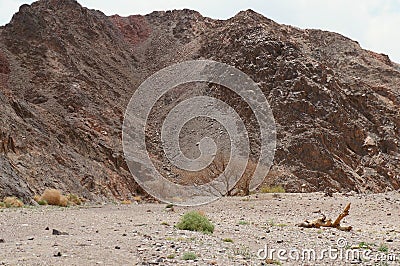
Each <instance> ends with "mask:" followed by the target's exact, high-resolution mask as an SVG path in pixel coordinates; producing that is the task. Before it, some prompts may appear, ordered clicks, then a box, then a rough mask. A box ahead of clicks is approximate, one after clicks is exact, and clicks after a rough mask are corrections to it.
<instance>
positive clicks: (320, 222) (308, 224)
mask: <svg viewBox="0 0 400 266" xmlns="http://www.w3.org/2000/svg"><path fill="white" fill-rule="evenodd" d="M349 209H350V202H349V203H348V204H347V205H346V207H345V208H344V210H343V211H342V212H341V213H340V214H339V216H338V217H337V218H336V219H335V221H334V222H332V219H326V216H325V215H324V214H323V213H321V212H320V211H318V213H320V214H321V215H322V217H321V218H318V219H315V220H311V221H309V220H305V221H304V222H302V223H299V224H297V226H299V227H305V228H320V227H332V228H336V229H338V230H341V231H350V230H351V229H352V227H351V226H341V225H340V221H341V220H342V219H343V218H344V217H346V216H347V215H349Z"/></svg>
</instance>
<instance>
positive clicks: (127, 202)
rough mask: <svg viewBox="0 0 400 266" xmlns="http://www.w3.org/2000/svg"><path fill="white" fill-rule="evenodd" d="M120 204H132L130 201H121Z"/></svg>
mask: <svg viewBox="0 0 400 266" xmlns="http://www.w3.org/2000/svg"><path fill="white" fill-rule="evenodd" d="M121 204H124V205H129V204H132V201H130V200H123V201H121Z"/></svg>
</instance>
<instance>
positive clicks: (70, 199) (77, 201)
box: [67, 194, 82, 205]
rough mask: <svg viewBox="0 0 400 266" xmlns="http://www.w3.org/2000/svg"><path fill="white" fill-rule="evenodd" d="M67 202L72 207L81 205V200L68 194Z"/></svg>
mask: <svg viewBox="0 0 400 266" xmlns="http://www.w3.org/2000/svg"><path fill="white" fill-rule="evenodd" d="M67 199H68V202H70V203H72V204H73V205H81V204H82V200H81V198H80V197H78V196H77V195H75V194H68V196H67Z"/></svg>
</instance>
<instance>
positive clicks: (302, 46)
mask: <svg viewBox="0 0 400 266" xmlns="http://www.w3.org/2000/svg"><path fill="white" fill-rule="evenodd" d="M199 58H205V59H213V60H216V61H220V62H224V63H227V64H230V65H232V66H235V67H237V68H238V69H240V70H242V71H243V72H245V73H246V74H248V75H249V76H250V77H251V78H252V79H253V80H254V81H255V82H257V83H258V84H259V86H260V88H261V89H262V91H263V93H264V94H265V96H266V97H267V99H268V101H269V103H270V105H271V108H272V110H273V113H274V116H275V120H276V123H277V134H278V139H277V150H276V155H275V160H274V165H273V167H272V170H271V171H270V173H269V175H268V176H267V178H266V181H265V182H266V183H268V184H282V185H284V186H285V188H286V190H288V191H300V190H303V191H324V190H334V191H347V190H355V191H360V192H362V191H366V190H370V191H375V192H377V191H382V190H385V189H387V188H389V189H398V188H400V167H399V165H400V164H399V160H400V159H399V158H400V155H399V152H398V147H399V145H398V141H399V137H398V136H399V133H400V115H399V110H400V109H399V107H400V106H399V100H400V98H399V96H400V95H399V87H400V72H399V67H398V65H396V64H395V63H393V62H391V61H390V59H389V58H388V57H387V56H385V55H382V54H376V53H374V52H371V51H366V50H363V49H362V48H361V47H360V46H359V45H358V43H357V42H354V41H352V40H350V39H348V38H346V37H344V36H341V35H339V34H336V33H331V32H325V31H320V30H301V29H298V28H294V27H291V26H287V25H280V24H277V23H275V22H273V21H271V20H269V19H267V18H265V17H263V16H262V15H260V14H257V13H255V12H253V11H251V10H247V11H243V12H240V13H239V14H237V15H236V16H235V17H233V18H231V19H229V20H226V21H221V20H213V19H210V18H205V17H202V16H201V15H200V14H199V13H198V12H195V11H191V10H178V11H167V12H153V13H151V14H149V15H146V16H130V17H120V16H118V15H115V16H111V17H107V16H105V15H104V14H103V13H101V12H100V11H95V10H89V9H86V8H84V7H82V6H80V5H79V4H78V3H77V2H76V1H73V0H65V1H61V0H40V1H38V2H35V3H33V4H32V5H30V6H29V5H23V6H21V8H20V10H19V12H18V13H17V14H15V15H14V17H13V19H12V20H11V22H10V23H9V24H7V25H6V26H4V27H1V28H0V104H1V108H2V112H1V113H0V117H1V120H0V129H1V130H0V144H2V145H0V161H1V164H0V173H1V174H0V195H1V196H5V195H17V196H19V197H22V198H25V199H26V200H28V199H29V198H31V197H32V195H33V194H35V193H40V192H41V190H42V189H43V188H44V187H56V188H59V189H62V190H63V191H68V192H73V193H77V194H79V195H82V196H84V197H87V198H89V199H99V198H114V197H115V198H127V197H130V196H131V195H135V194H140V193H143V191H141V189H140V188H139V187H138V186H137V184H136V183H135V181H134V180H133V178H132V177H131V175H130V173H129V171H128V168H127V166H126V164H125V162H124V158H123V153H122V144H121V129H122V121H123V114H124V111H125V108H126V106H127V104H128V101H129V99H130V97H131V96H132V94H133V92H134V91H135V89H136V88H137V87H138V85H139V84H140V83H141V82H142V81H143V80H145V79H146V78H147V77H148V76H149V75H151V74H152V73H154V72H155V71H157V70H159V69H161V68H163V67H165V66H168V65H171V64H173V63H176V62H181V61H184V60H190V59H199ZM183 91H184V93H183V94H182V95H183V96H185V97H189V96H190V91H188V90H187V89H186V90H185V89H184V90H183ZM185 93H186V94H187V95H185ZM207 93H208V95H212V96H215V97H218V98H220V99H222V100H224V101H226V102H227V103H230V104H231V105H232V106H236V107H237V109H239V111H238V112H239V113H240V115H241V116H242V117H244V118H245V119H246V118H247V119H248V122H247V124H248V127H249V128H250V129H251V132H250V135H251V139H254V141H253V145H254V146H255V148H254V149H255V152H254V154H257V136H258V135H257V134H258V133H257V130H256V126H254V125H253V124H252V122H251V117H252V116H251V114H248V113H246V112H244V111H240V108H239V107H240V106H241V105H240V103H238V102H237V98H235V97H234V95H232V93H231V92H229V91H226V90H224V89H223V88H222V89H221V90H218V89H217V88H211V90H210V91H208V92H206V94H207ZM179 95H180V96H182V95H181V94H179ZM183 96H182V97H183ZM175 98H178V97H175ZM173 104H176V101H175V100H174V101H172V103H168V104H166V106H164V107H169V106H172V105H173ZM160 115H161V116H162V115H165V111H163V110H155V112H154V116H153V118H154V121H156V120H157V119H156V118H157V117H161V116H160ZM156 125H157V123H156V122H154V123H153V124H152V125H151V126H154V127H156ZM152 129H153V131H152V133H149V136H148V138H149V141H148V142H149V143H148V147H149V148H150V152H151V153H152V154H153V155H154V156H155V157H156V158H157V160H156V161H157V162H156V164H157V163H158V164H159V167H160V169H162V168H163V162H164V164H167V162H165V160H163V156H162V154H161V153H162V147H160V145H158V144H159V142H158V141H159V140H158V139H157V136H156V134H155V132H158V130H159V129H157V128H152ZM164 167H165V165H164ZM166 169H168V171H170V170H171V167H170V166H166ZM239 186H241V184H239Z"/></svg>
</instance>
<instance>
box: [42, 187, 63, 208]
mask: <svg viewBox="0 0 400 266" xmlns="http://www.w3.org/2000/svg"><path fill="white" fill-rule="evenodd" d="M40 200H45V201H46V202H47V204H49V205H57V206H62V205H61V192H60V191H59V190H57V189H46V190H45V191H44V192H43V194H42V196H41V197H40Z"/></svg>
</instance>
